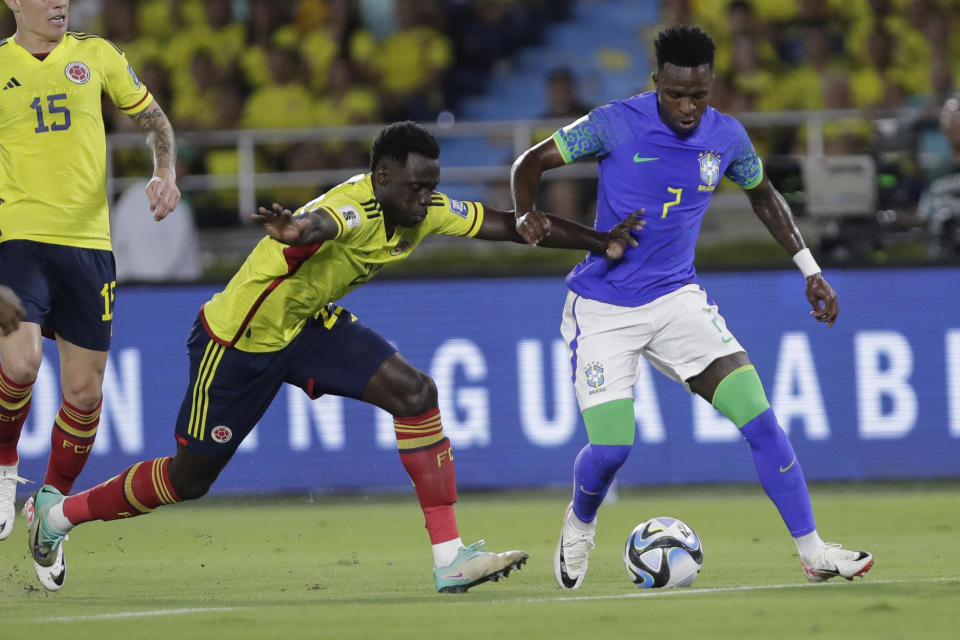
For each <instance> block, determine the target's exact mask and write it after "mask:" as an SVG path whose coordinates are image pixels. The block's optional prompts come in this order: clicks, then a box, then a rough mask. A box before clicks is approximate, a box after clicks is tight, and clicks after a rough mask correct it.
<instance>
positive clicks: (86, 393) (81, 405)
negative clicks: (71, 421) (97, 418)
mask: <svg viewBox="0 0 960 640" xmlns="http://www.w3.org/2000/svg"><path fill="white" fill-rule="evenodd" d="M101 396H102V392H101V390H100V385H99V384H93V383H87V384H79V385H74V386H72V387H67V386H64V388H63V398H64V400H66V401H67V402H68V403H70V406H72V407H76V408H77V409H79V410H80V411H93V410H94V409H96V408H97V405H98V404H100V398H101Z"/></svg>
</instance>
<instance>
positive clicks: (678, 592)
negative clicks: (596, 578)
mask: <svg viewBox="0 0 960 640" xmlns="http://www.w3.org/2000/svg"><path fill="white" fill-rule="evenodd" d="M958 580H960V577H958V578H948V577H943V578H921V579H918V580H870V581H869V582H864V583H863V584H864V586H866V585H871V584H915V583H921V582H954V581H958ZM841 584H844V583H842V582H832V583H829V584H828V585H819V584H811V583H800V584H765V585H745V586H742V587H713V588H708V589H650V590H644V591H636V592H630V593H621V594H614V595H604V596H566V597H564V596H560V597H557V598H512V599H509V600H485V601H483V602H475V601H468V600H462V601H460V602H459V603H458V604H461V605H466V604H473V605H477V604H510V603H517V602H522V603H539V602H574V601H578V600H582V601H589V600H625V599H628V598H654V597H661V598H662V597H667V596H683V595H696V594H708V593H735V592H739V591H769V590H773V589H805V588H811V587H812V588H816V587H821V588H822V587H824V586H830V585H841ZM318 604H321V605H322V603H318ZM256 608H258V607H193V608H190V609H155V610H152V611H150V610H147V611H120V612H116V613H99V614H94V615H86V616H59V617H56V618H46V619H45V620H40V621H38V622H83V621H88V620H121V619H128V618H147V617H154V616H176V615H184V614H188V613H212V612H218V611H245V610H248V609H256Z"/></svg>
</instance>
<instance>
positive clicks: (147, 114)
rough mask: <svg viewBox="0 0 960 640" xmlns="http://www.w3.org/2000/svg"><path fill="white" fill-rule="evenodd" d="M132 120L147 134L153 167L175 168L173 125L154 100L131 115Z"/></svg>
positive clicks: (175, 146) (175, 154)
mask: <svg viewBox="0 0 960 640" xmlns="http://www.w3.org/2000/svg"><path fill="white" fill-rule="evenodd" d="M133 121H134V122H136V123H137V126H139V127H140V130H141V131H143V132H144V133H145V134H147V146H149V147H150V148H151V149H152V150H153V167H154V169H162V168H166V169H170V170H171V171H173V170H175V168H176V163H177V145H176V141H175V140H174V137H173V126H172V125H171V124H170V120H168V119H167V115H166V114H165V113H164V112H163V109H161V108H160V105H158V104H157V103H156V102H154V103H153V104H151V105H150V106H149V107H147V108H146V109H144V110H143V111H141V112H140V113H138V114H137V115H135V116H133Z"/></svg>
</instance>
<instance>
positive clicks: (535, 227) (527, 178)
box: [510, 138, 565, 246]
mask: <svg viewBox="0 0 960 640" xmlns="http://www.w3.org/2000/svg"><path fill="white" fill-rule="evenodd" d="M564 164H565V162H564V159H563V154H561V153H560V149H558V148H557V143H556V142H554V140H553V138H547V139H546V140H544V141H543V142H541V143H540V144H538V145H536V146H534V147H531V148H530V149H527V150H526V151H525V152H524V153H523V154H522V155H521V156H520V157H519V158H517V159H516V161H515V162H514V163H513V166H512V167H511V168H510V191H511V194H512V195H513V206H514V211H515V212H516V218H517V219H516V227H517V232H518V233H519V234H520V236H521V237H522V238H523V241H524V242H526V243H527V244H539V243H541V242H542V241H543V240H544V238H546V237H547V236H548V235H550V233H551V226H552V225H551V219H550V218H548V216H547V214H546V213H545V212H543V211H537V210H535V209H534V206H533V203H534V201H535V200H536V197H537V188H538V187H539V186H540V177H541V176H542V175H543V172H544V171H549V170H550V169H554V168H556V167H561V166H563V165H564ZM554 219H556V218H554ZM548 246H549V245H548Z"/></svg>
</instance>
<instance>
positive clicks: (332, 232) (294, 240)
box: [253, 202, 340, 246]
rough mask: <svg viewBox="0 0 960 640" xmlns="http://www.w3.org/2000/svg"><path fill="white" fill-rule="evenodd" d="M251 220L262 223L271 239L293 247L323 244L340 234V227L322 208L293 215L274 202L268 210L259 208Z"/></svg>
mask: <svg viewBox="0 0 960 640" xmlns="http://www.w3.org/2000/svg"><path fill="white" fill-rule="evenodd" d="M253 218H254V219H255V220H258V221H259V222H261V223H263V227H264V229H265V230H266V232H267V235H269V236H270V237H271V238H273V239H274V240H276V241H277V242H282V243H283V244H289V245H293V246H299V245H304V244H317V243H319V242H325V241H327V240H330V239H332V238H336V237H337V234H338V233H339V232H340V225H338V224H337V222H336V221H335V220H334V219H333V218H331V217H330V214H329V213H327V212H326V211H324V210H323V209H322V208H317V209H311V210H309V211H304V212H303V213H298V214H297V215H293V212H292V211H290V209H284V208H283V207H281V206H280V205H279V204H277V203H276V202H274V203H273V206H272V207H271V208H270V209H267V208H266V207H260V209H259V211H258V212H257V213H254V214H253Z"/></svg>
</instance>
